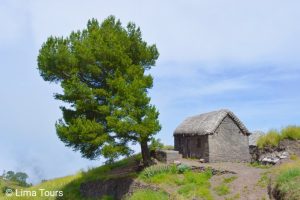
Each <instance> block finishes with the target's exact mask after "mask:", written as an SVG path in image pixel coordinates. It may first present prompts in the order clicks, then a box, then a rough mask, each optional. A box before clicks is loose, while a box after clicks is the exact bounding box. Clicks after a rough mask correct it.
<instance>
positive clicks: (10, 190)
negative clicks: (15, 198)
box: [5, 188, 14, 197]
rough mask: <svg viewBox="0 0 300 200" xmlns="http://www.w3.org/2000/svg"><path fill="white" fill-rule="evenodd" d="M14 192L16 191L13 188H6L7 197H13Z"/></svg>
mask: <svg viewBox="0 0 300 200" xmlns="http://www.w3.org/2000/svg"><path fill="white" fill-rule="evenodd" d="M13 194H14V191H13V190H12V189H10V188H7V189H6V190H5V195H6V196H7V197H11V196H12V195H13Z"/></svg>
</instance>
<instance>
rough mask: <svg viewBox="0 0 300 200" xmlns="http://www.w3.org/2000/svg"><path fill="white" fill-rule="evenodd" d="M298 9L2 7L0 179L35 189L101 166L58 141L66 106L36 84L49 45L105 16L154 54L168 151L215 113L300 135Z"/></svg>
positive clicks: (53, 88) (248, 4) (75, 2)
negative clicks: (26, 181)
mask: <svg viewBox="0 0 300 200" xmlns="http://www.w3.org/2000/svg"><path fill="white" fill-rule="evenodd" d="M299 6H300V2H299V1H296V0H295V1H285V2H282V1H279V0H265V1H258V0H252V1H239V0H235V1H234V0H228V1H222V0H218V1H217V0H210V1H208V0H207V1H196V0H194V1H176V0H172V1H171V0H166V1H159V0H153V1H141V0H130V1H126V2H125V1H121V0H119V1H116V0H112V1H109V2H108V1H96V0H90V1H84V2H83V1H79V0H51V1H50V0H44V1H38V0H29V1H22V0H19V1H17V0H4V1H1V3H0V22H1V23H0V26H1V31H0V60H1V65H0V66H1V73H0V90H1V98H0V113H1V115H0V127H1V130H0V138H1V139H0V170H4V169H5V170H21V171H25V172H27V173H28V174H29V175H30V177H31V179H30V180H31V181H33V182H37V181H39V180H40V179H49V178H53V177H58V176H64V175H68V174H72V173H74V172H76V171H78V170H80V169H86V168H87V167H90V166H97V165H100V164H101V163H102V161H101V160H97V161H89V160H86V159H83V158H81V156H80V154H78V153H75V152H73V151H72V150H71V149H69V148H67V147H65V146H64V144H63V143H62V142H60V141H59V139H58V138H57V136H56V134H55V129H54V123H55V121H56V120H58V119H59V118H60V117H61V112H60V110H59V106H60V105H61V104H62V103H61V102H59V101H55V100H54V99H53V93H55V92H59V91H60V88H59V86H58V85H55V84H49V83H47V82H44V81H43V80H42V78H41V77H40V76H39V73H38V71H37V69H36V68H37V65H36V57H37V54H38V50H39V48H40V46H41V44H42V43H43V42H44V41H45V40H46V39H47V37H49V36H50V35H55V36H66V35H67V34H68V33H70V31H72V30H77V29H82V28H84V27H85V25H86V22H87V20H88V19H90V18H92V17H94V18H97V19H98V20H99V21H102V20H103V19H104V18H106V17H107V16H108V15H111V14H113V15H115V16H116V17H117V18H120V19H121V21H122V22H123V24H126V23H127V22H129V21H133V22H135V23H136V24H137V25H139V26H140V27H141V29H142V32H143V37H144V39H145V40H146V41H147V42H148V43H150V44H151V43H155V44H156V45H157V47H158V49H159V52H160V58H159V60H158V62H157V65H156V67H154V68H153V69H152V70H151V71H150V73H151V74H152V75H153V76H154V88H153V89H152V90H151V91H150V95H151V97H152V103H153V104H155V105H156V106H157V107H158V109H159V111H160V122H161V124H162V127H163V128H162V130H161V132H160V133H159V134H158V135H157V137H159V138H161V139H162V141H163V142H164V143H166V144H172V143H173V138H172V132H173V130H174V129H175V128H176V126H177V125H178V124H179V123H180V122H181V121H182V120H183V119H184V118H185V117H187V116H189V115H195V114H199V113H202V112H206V111H211V110H216V109H220V108H229V109H231V110H232V111H234V112H235V113H236V114H237V115H238V116H239V117H240V119H241V120H242V121H243V122H244V123H245V125H246V126H247V127H248V128H249V129H250V130H263V131H267V130H268V129H270V128H281V127H282V126H285V125H288V124H298V125H299V124H300V122H299V119H300V113H299V110H300V104H299V102H300V94H299V85H300V56H299V52H300V21H299V19H300V13H299V12H298V8H299ZM134 148H135V149H137V150H138V147H134Z"/></svg>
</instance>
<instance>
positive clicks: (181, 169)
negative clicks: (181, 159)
mask: <svg viewBox="0 0 300 200" xmlns="http://www.w3.org/2000/svg"><path fill="white" fill-rule="evenodd" d="M189 170H191V168H190V167H189V166H187V165H185V164H180V165H178V166H177V171H178V173H180V174H183V173H184V172H186V171H189Z"/></svg>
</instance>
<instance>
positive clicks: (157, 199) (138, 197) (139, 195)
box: [128, 190, 169, 200]
mask: <svg viewBox="0 0 300 200" xmlns="http://www.w3.org/2000/svg"><path fill="white" fill-rule="evenodd" d="M168 199H169V198H168V195H167V193H165V192H162V191H159V192H156V191H152V190H139V191H137V192H135V193H133V195H132V196H130V197H129V198H128V200H168Z"/></svg>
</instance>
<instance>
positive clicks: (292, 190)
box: [273, 161, 300, 200]
mask: <svg viewBox="0 0 300 200" xmlns="http://www.w3.org/2000/svg"><path fill="white" fill-rule="evenodd" d="M276 175H277V176H276V178H275V185H274V188H275V189H274V191H273V195H275V196H277V197H280V199H284V200H285V199H288V200H298V199H300V161H294V162H292V163H287V164H284V165H282V166H280V167H278V169H277V171H276Z"/></svg>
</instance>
